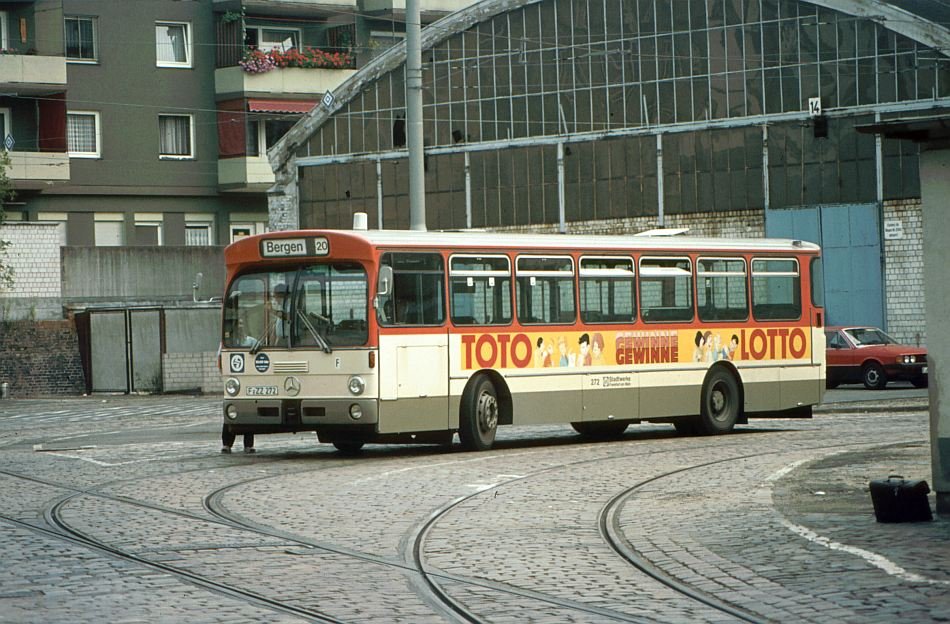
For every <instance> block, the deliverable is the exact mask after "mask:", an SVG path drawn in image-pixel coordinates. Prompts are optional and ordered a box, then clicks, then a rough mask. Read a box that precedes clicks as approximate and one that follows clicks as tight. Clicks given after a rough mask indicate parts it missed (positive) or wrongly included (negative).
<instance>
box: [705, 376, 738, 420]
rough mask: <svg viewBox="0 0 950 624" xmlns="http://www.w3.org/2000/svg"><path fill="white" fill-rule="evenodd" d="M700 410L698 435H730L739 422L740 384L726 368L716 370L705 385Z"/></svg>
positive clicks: (708, 377) (707, 377) (707, 378)
mask: <svg viewBox="0 0 950 624" xmlns="http://www.w3.org/2000/svg"><path fill="white" fill-rule="evenodd" d="M702 392H703V396H702V404H701V405H700V408H699V421H698V422H697V425H698V427H697V429H698V433H700V434H702V435H717V434H720V433H729V432H730V431H732V429H733V428H734V427H735V426H736V421H737V420H739V384H738V382H736V378H735V377H734V376H733V375H732V373H731V372H729V371H728V370H726V369H725V368H722V367H718V368H714V369H713V370H711V371H710V372H709V374H708V375H707V376H706V381H705V382H704V383H703V391H702Z"/></svg>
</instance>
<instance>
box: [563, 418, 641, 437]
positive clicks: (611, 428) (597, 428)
mask: <svg viewBox="0 0 950 624" xmlns="http://www.w3.org/2000/svg"><path fill="white" fill-rule="evenodd" d="M627 425H628V423H625V422H623V421H615V420H608V421H606V422H572V423H571V426H572V427H574V431H576V432H577V433H579V434H581V435H582V436H584V437H587V438H599V439H604V440H609V439H612V438H619V437H620V436H622V435H623V432H624V431H626V430H627Z"/></svg>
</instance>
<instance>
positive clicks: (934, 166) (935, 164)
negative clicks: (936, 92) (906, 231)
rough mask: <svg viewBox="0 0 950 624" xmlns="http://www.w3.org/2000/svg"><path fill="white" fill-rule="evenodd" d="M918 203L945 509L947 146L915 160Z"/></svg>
mask: <svg viewBox="0 0 950 624" xmlns="http://www.w3.org/2000/svg"><path fill="white" fill-rule="evenodd" d="M920 179H921V204H922V206H923V222H924V228H923V233H924V234H923V235H924V249H925V250H926V256H925V257H926V263H925V265H924V280H925V286H926V288H927V327H928V328H929V329H930V333H929V336H928V342H929V344H928V348H927V367H928V368H929V369H930V370H929V371H928V374H929V376H930V440H931V449H932V451H933V460H932V468H933V480H934V490H936V492H937V513H941V514H950V401H948V402H947V403H944V402H943V394H944V392H947V391H948V389H950V324H948V322H947V319H950V272H948V271H947V267H948V266H950V246H948V245H947V241H948V240H950V219H948V218H947V201H948V200H947V198H948V197H950V149H944V150H939V151H927V152H923V154H922V156H921V159H920Z"/></svg>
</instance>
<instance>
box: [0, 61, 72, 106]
mask: <svg viewBox="0 0 950 624" xmlns="http://www.w3.org/2000/svg"><path fill="white" fill-rule="evenodd" d="M65 85H66V59H65V58H64V57H62V56H35V55H30V54H0V88H2V89H4V90H15V91H16V93H17V95H21V96H23V95H44V94H46V93H49V92H50V91H62V90H63V87H64V86H65Z"/></svg>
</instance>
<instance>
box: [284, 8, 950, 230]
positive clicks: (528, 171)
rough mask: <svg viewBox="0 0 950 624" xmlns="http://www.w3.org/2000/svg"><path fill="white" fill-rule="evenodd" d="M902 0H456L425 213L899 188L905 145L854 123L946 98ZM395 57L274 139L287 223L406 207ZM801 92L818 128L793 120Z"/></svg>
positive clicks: (548, 217)
mask: <svg viewBox="0 0 950 624" xmlns="http://www.w3.org/2000/svg"><path fill="white" fill-rule="evenodd" d="M915 6H918V7H920V6H923V7H925V8H926V7H931V9H932V10H930V11H929V14H925V13H928V12H927V11H923V12H920V13H912V12H910V11H908V10H905V9H903V8H899V7H897V6H895V5H894V4H888V3H884V2H880V1H878V0H817V1H813V2H806V1H803V0H673V1H672V2H671V1H670V0H666V1H661V0H541V1H538V0H522V1H512V0H508V1H503V0H490V1H486V2H481V3H478V4H475V5H472V6H471V7H469V8H468V9H465V10H463V11H460V12H458V13H456V14H453V15H451V16H449V17H447V18H445V19H443V20H441V21H439V22H437V23H435V24H433V25H431V26H430V27H428V28H426V29H425V30H424V31H423V38H422V47H423V66H424V76H423V83H424V113H423V117H424V120H425V140H426V146H427V147H426V155H427V167H426V169H427V174H426V194H427V204H428V210H429V217H428V225H429V227H431V228H460V227H471V226H475V227H499V226H512V225H521V224H535V223H548V224H550V223H557V222H560V223H561V224H562V228H563V227H564V224H565V223H569V222H571V221H579V220H591V219H614V218H629V217H638V216H647V215H656V217H657V220H658V221H659V223H661V224H662V222H663V217H664V215H666V214H672V213H686V212H716V211H735V210H754V209H762V208H768V207H773V208H775V207H791V206H798V205H809V204H820V203H844V202H867V201H875V200H877V201H881V200H883V199H886V198H898V197H908V196H915V194H917V193H918V192H919V191H918V180H917V173H916V151H915V148H913V147H909V146H900V145H894V146H889V145H885V146H884V147H881V146H880V145H877V144H876V143H875V141H874V139H873V137H867V136H864V135H858V134H856V133H855V132H854V131H853V127H854V125H856V124H860V123H866V122H868V121H874V120H875V119H886V118H888V117H889V116H893V115H897V114H900V113H902V112H904V111H908V110H913V109H922V108H941V107H946V108H950V58H948V55H950V31H948V29H947V24H946V23H944V20H945V19H948V16H945V15H943V12H948V11H947V10H946V9H944V8H941V7H942V6H943V5H941V4H939V3H937V4H927V3H926V2H924V3H922V2H917V3H916V5H915ZM948 13H950V12H948ZM928 17H929V18H931V19H927V18H928ZM935 20H939V23H938V21H935ZM948 21H950V19H948ZM404 73H405V48H404V46H397V47H395V48H393V49H391V50H390V51H388V52H387V53H386V54H384V55H382V56H380V57H379V58H377V59H375V60H374V61H373V62H372V63H371V64H369V65H367V66H366V67H365V68H363V69H362V70H361V71H360V72H358V73H357V74H356V75H354V76H353V77H352V78H351V79H350V80H348V81H347V82H346V83H344V84H343V85H342V86H341V87H340V88H339V89H338V90H337V91H336V92H335V93H334V94H333V95H334V99H333V102H332V103H331V104H330V106H329V107H326V106H321V107H318V108H317V109H315V110H314V111H313V112H312V113H310V114H309V115H308V116H307V117H305V118H304V119H303V120H302V121H301V122H300V123H298V124H297V125H296V126H295V127H294V128H293V129H292V130H291V131H290V132H289V133H288V134H287V135H286V136H285V137H284V139H283V140H282V141H281V142H280V143H278V145H277V146H276V147H275V148H274V150H273V151H272V152H271V154H270V158H271V162H272V164H273V165H274V166H275V169H276V170H277V171H278V180H279V182H278V185H277V188H275V191H284V192H285V193H287V196H288V197H290V198H294V197H295V196H296V195H297V194H298V193H299V223H298V224H299V225H301V226H304V227H308V226H313V227H317V226H329V227H347V226H348V225H349V222H350V218H351V215H352V213H353V212H356V211H365V212H368V213H369V214H370V215H371V225H374V226H380V225H381V226H385V227H405V226H406V225H407V224H408V200H407V188H406V176H405V171H404V170H405V163H404V162H401V161H402V160H404V159H405V156H406V152H405V149H404V134H403V125H404V121H403V120H404V119H405V104H404V102H405V94H404ZM810 98H820V102H821V105H822V107H823V108H824V110H825V111H826V114H827V116H828V120H829V124H828V130H827V137H828V138H823V137H821V136H817V135H819V134H820V133H815V132H814V131H813V129H812V126H811V125H810V123H809V120H808V102H809V99H810ZM279 204H280V200H279V199H278V201H277V202H275V205H279Z"/></svg>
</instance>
